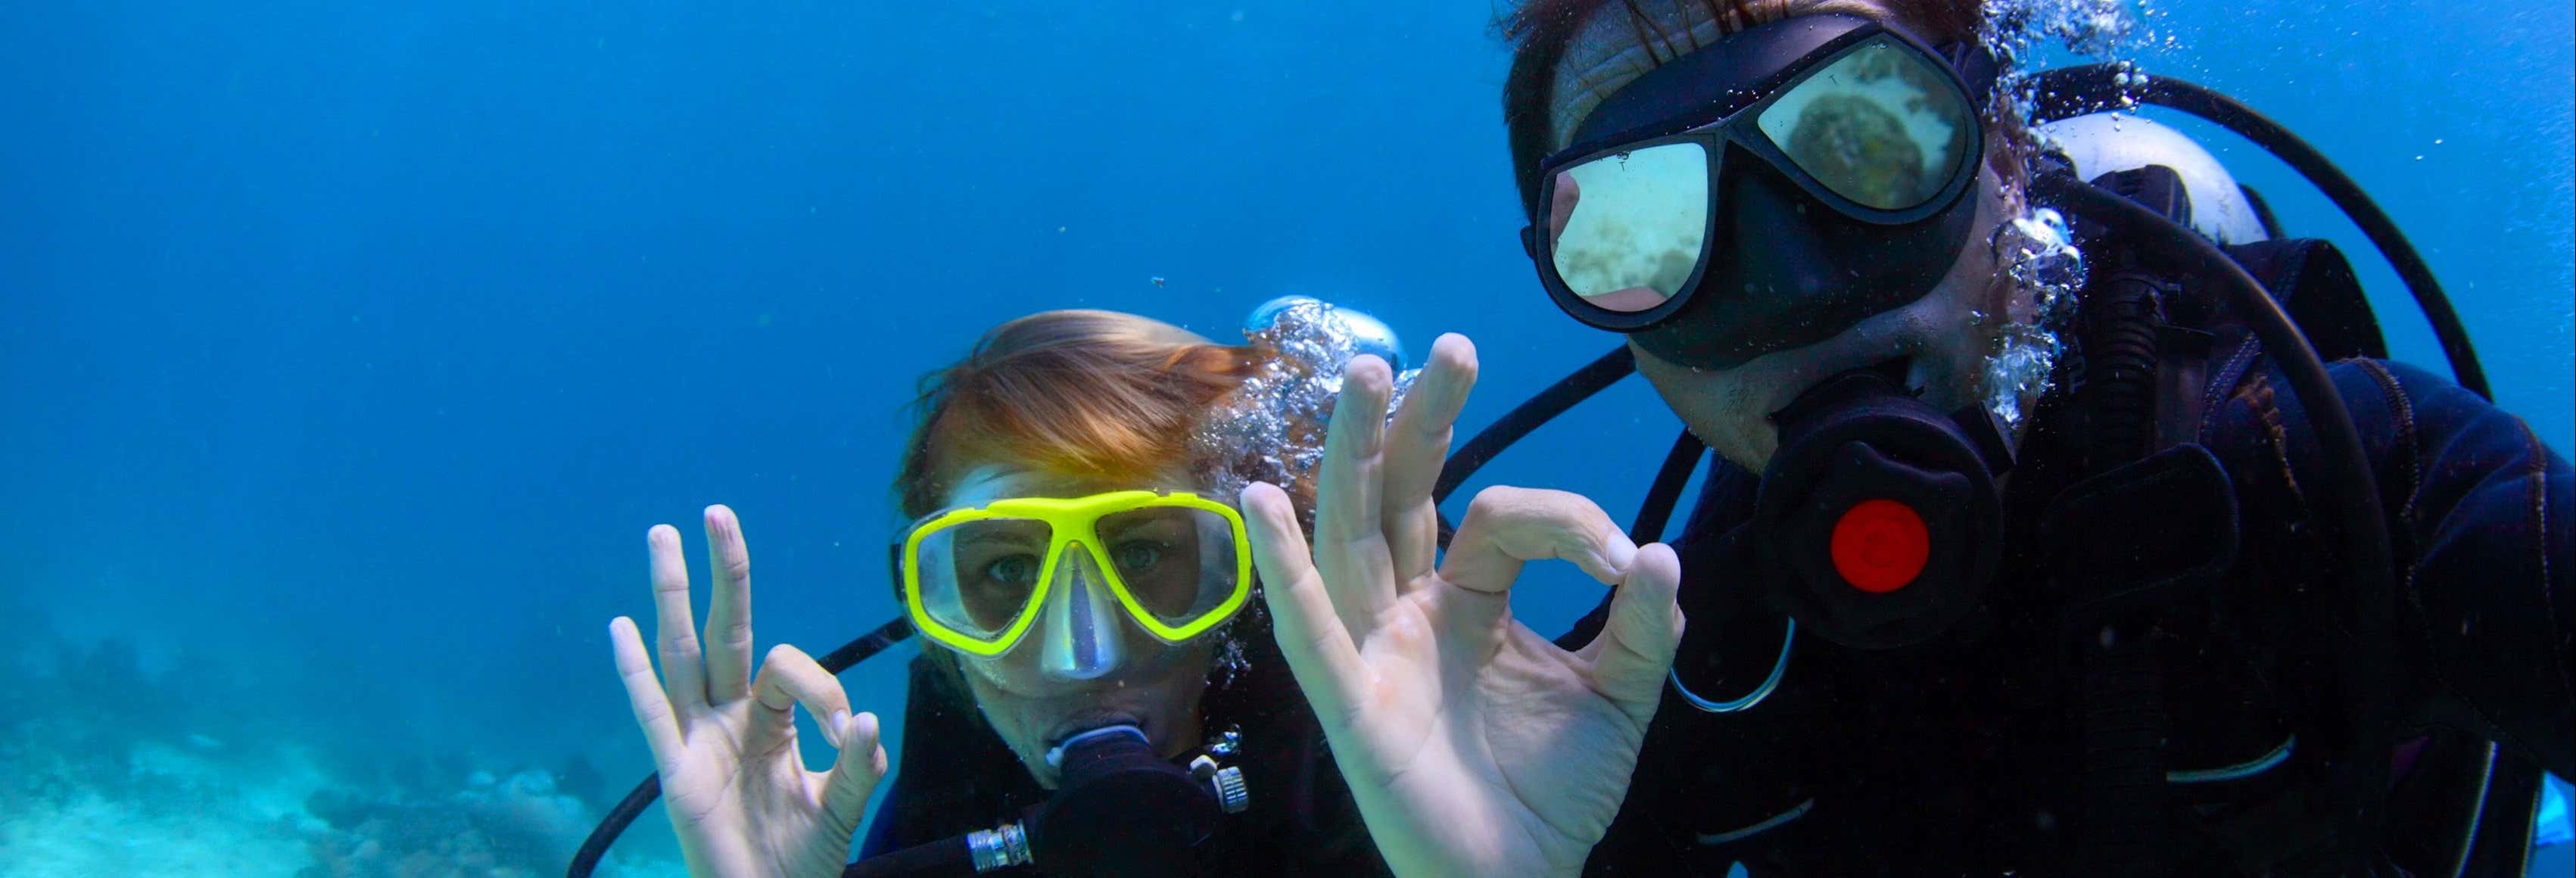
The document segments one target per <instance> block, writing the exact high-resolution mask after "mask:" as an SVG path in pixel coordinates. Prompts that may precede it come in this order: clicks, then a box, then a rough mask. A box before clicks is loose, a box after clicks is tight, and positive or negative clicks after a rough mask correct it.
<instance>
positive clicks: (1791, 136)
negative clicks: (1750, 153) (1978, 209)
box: [1759, 36, 1976, 210]
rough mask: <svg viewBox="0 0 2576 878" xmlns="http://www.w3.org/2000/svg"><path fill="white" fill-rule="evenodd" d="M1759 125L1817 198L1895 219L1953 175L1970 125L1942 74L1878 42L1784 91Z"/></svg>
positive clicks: (1903, 50)
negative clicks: (1812, 185) (1825, 192)
mask: <svg viewBox="0 0 2576 878" xmlns="http://www.w3.org/2000/svg"><path fill="white" fill-rule="evenodd" d="M1759 124H1760V126H1761V128H1762V134H1763V135H1764V136H1765V137H1768V138H1770V140H1771V143H1772V145H1774V146H1776V147H1778V148H1779V149H1780V151H1781V152H1782V153H1785V154H1787V155H1788V157H1789V160H1790V161H1792V162H1796V163H1797V165H1798V167H1799V169H1801V170H1804V171H1806V172H1807V174H1808V175H1809V176H1812V177H1814V178H1816V182H1818V183H1821V184H1823V185H1824V187H1825V188H1827V189H1831V190H1833V191H1834V192H1835V193H1836V194H1838V195H1841V196H1842V197H1844V198H1849V199H1851V200H1853V201H1856V202H1859V203H1861V204H1863V205H1866V206H1868V207H1873V208H1877V209H1880V210H1904V209H1906V208H1910V207H1915V206H1917V205H1921V204H1922V203H1924V202H1926V201H1930V200H1932V197H1933V196H1934V195H1938V194H1940V193H1941V190H1942V189H1943V188H1944V187H1945V186H1946V185H1947V184H1948V183H1949V182H1950V178H1951V176H1952V175H1954V174H1956V173H1958V171H1959V165H1960V162H1961V160H1962V159H1963V158H1964V157H1965V156H1966V154H1967V151H1968V135H1969V133H1970V131H1971V130H1972V129H1971V126H1973V125H1975V124H1976V120H1975V117H1974V115H1973V114H1971V113H1970V112H1969V111H1968V107H1967V103H1966V101H1965V100H1963V99H1961V98H1960V96H1959V91H1958V89H1957V88H1956V87H1955V86H1954V85H1953V83H1952V80H1951V77H1950V74H1949V73H1948V72H1947V71H1945V70H1944V69H1942V68H1940V67H1937V66H1935V65H1934V64H1933V63H1932V61H1931V59H1929V58H1926V57H1924V56H1923V54H1922V53H1920V52H1916V51H1913V50H1912V49H1910V48H1907V47H1905V46H1902V45H1900V44H1898V43H1896V42H1895V41H1893V40H1891V39H1890V38H1888V37H1885V36H1881V37H1877V38H1875V39H1872V40H1870V41H1868V42H1865V43H1862V44H1861V45H1860V47H1859V48H1857V49H1854V50H1852V51H1851V52H1849V53H1847V54H1845V55H1843V56H1842V57H1841V58H1839V59H1836V60H1835V61H1834V62H1833V63H1832V64H1828V65H1825V66H1824V67H1823V68H1821V69H1819V70H1817V71H1816V72H1814V73H1811V74H1808V76H1807V78H1806V79H1804V80H1800V81H1799V82H1798V84H1797V85H1794V86H1791V87H1790V88H1789V89H1788V91H1786V92H1783V93H1782V94H1781V96H1780V99H1779V100H1778V101H1775V102H1773V103H1772V104H1771V106H1770V107H1769V108H1767V109H1765V110H1763V111H1762V117H1761V120H1760V123H1759Z"/></svg>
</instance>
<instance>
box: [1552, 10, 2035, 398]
mask: <svg viewBox="0 0 2576 878" xmlns="http://www.w3.org/2000/svg"><path fill="white" fill-rule="evenodd" d="M1994 71H1995V64H1994V60H1993V56H1992V55H1990V54H1988V53H1987V52H1986V50H1985V49H1984V47H1983V46H1982V45H1980V44H1978V43H1976V42H1974V41H1971V42H1968V43H1966V44H1962V45H1959V46H1954V47H1951V48H1949V49H1947V50H1945V51H1936V50H1934V49H1932V48H1930V47H1928V46H1926V45H1925V44H1924V43H1923V42H1922V41H1920V40H1917V39H1915V38H1914V37H1912V36H1910V35H1908V34H1906V33H1903V32H1901V31H1899V30H1896V29H1894V28H1891V27H1889V26H1887V25H1885V24H1882V23H1879V22H1876V21H1871V20H1869V19H1866V18H1860V17H1856V16H1850V15H1834V14H1826V15H1810V16H1801V17H1798V18H1793V19H1789V20H1786V21H1778V22H1772V23H1770V24H1765V25H1761V26H1758V27H1754V28H1751V29H1748V30H1745V31H1743V32H1741V33H1738V34H1735V35H1732V36H1729V37H1727V38H1726V39H1725V40H1723V41H1721V42H1719V43H1717V44H1715V45H1712V46H1709V47H1706V48H1703V49H1699V50H1697V51H1694V52H1691V53H1688V54H1685V55H1683V56H1681V57H1679V58H1676V59H1674V60H1673V61H1671V62H1670V63H1667V64H1664V65H1663V66H1661V67H1657V68H1655V69H1654V70H1652V71H1650V72H1648V73H1646V74H1645V75H1644V76H1641V77H1638V78H1637V80H1636V81H1634V82H1631V83H1629V84H1628V85H1627V86H1625V87H1623V88H1621V89H1619V90H1618V91H1617V92H1614V93H1612V94H1611V95H1610V96H1609V97H1608V98H1606V99H1604V100H1603V101H1602V102H1601V104H1600V106H1598V107H1597V108H1595V109H1594V110H1593V111H1592V112H1591V114H1590V115H1589V116H1588V117H1586V118H1585V120H1584V122H1583V124H1582V126H1581V127H1580V128H1579V129H1577V130H1576V131H1575V133H1574V137H1573V142H1574V144H1575V145H1574V146H1572V147H1570V148H1568V149H1565V150H1563V151H1560V152H1558V153H1556V154H1555V155H1551V156H1549V157H1547V158H1546V159H1544V160H1542V161H1541V162H1540V163H1539V168H1538V173H1539V180H1540V186H1539V192H1538V204H1539V205H1540V210H1541V218H1542V219H1543V220H1544V221H1545V228H1546V232H1547V233H1546V234H1544V235H1542V234H1540V231H1539V228H1538V227H1536V226H1533V227H1531V228H1527V229H1523V230H1522V233H1521V234H1522V241H1523V243H1524V244H1525V245H1526V246H1527V248H1528V250H1529V253H1530V257H1531V259H1532V260H1534V261H1535V262H1536V263H1537V264H1538V270H1539V278H1540V280H1541V282H1543V283H1544V284H1546V286H1547V290H1548V293H1549V295H1551V296H1553V297H1554V298H1555V299H1556V303H1557V305H1558V307H1561V308H1563V309H1565V312H1566V313H1567V314H1571V315H1573V316H1574V318H1575V319H1577V320H1581V321H1583V322H1584V323H1587V324H1590V325H1592V326H1595V327H1599V328H1602V329H1607V330H1611V331H1614V332H1621V333H1626V334H1628V335H1629V336H1631V337H1632V338H1633V339H1634V340H1635V341H1636V343H1637V345H1638V346H1639V347H1642V348H1644V349H1646V350H1647V351H1648V352H1651V353H1653V354H1654V355H1655V356H1657V357H1659V358H1662V359H1664V360H1667V361H1670V362H1673V363H1677V364H1680V365H1683V366H1691V367H1697V368H1720V369H1722V368H1733V367H1735V366H1738V365H1742V364H1743V363H1744V362H1746V361H1748V360H1751V359H1753V358H1755V357H1759V356H1761V355H1763V354H1767V353H1770V352H1772V351H1777V350H1784V349H1788V348H1795V347H1803V346H1806V345H1810V344H1814V343H1816V342H1819V341H1823V340H1825V339H1827V338H1830V337H1832V336H1834V335H1836V334H1838V333H1840V332H1842V331H1843V330H1845V329H1848V328H1850V327H1851V326H1852V325H1853V324H1855V323H1858V322H1860V321H1861V320H1863V319H1865V318H1867V317H1869V316H1871V315H1874V314H1878V313H1881V312H1884V311H1888V310H1892V309H1894V308H1897V307H1900V306H1902V305H1904V304H1906V303H1909V302H1912V301H1914V300H1916V299H1919V298H1921V297H1922V296H1923V294H1924V293H1927V292H1929V291H1931V289H1932V288H1933V286H1934V285H1935V284H1937V283H1939V282H1940V279H1941V278H1942V276H1943V275H1945V274H1947V273H1948V272H1949V269H1950V266H1951V264H1952V263H1954V262H1955V261H1956V260H1957V257H1958V254H1959V252H1960V248H1961V247H1962V245H1963V244H1965V242H1966V241H1967V238H1968V235H1969V232H1970V228H1969V226H1970V225H1971V223H1972V221H1973V220H1974V217H1975V214H1976V205H1975V201H1976V199H1974V198H1971V197H1968V195H1969V193H1970V192H1971V191H1972V190H1973V189H1974V184H1975V181H1976V176H1977V168H1978V166H1979V165H1980V164H1981V160H1982V158H1983V156H1984V154H1985V145H1984V132H1983V129H1982V126H1981V125H1980V120H1979V115H1978V112H1977V108H1978V107H1980V106H1982V105H1983V104H1984V103H1985V100H1986V98H1987V95H1988V93H1989V92H1990V90H1991V86H1992V83H1993V81H1994Z"/></svg>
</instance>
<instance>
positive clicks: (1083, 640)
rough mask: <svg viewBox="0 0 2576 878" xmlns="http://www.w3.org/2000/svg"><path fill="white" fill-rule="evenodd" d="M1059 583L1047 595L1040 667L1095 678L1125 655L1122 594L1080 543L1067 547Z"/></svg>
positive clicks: (1113, 667) (1052, 674)
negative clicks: (1112, 590) (1120, 623)
mask: <svg viewBox="0 0 2576 878" xmlns="http://www.w3.org/2000/svg"><path fill="white" fill-rule="evenodd" d="M1066 555H1067V556H1068V557H1066V558H1065V561H1064V563H1062V564H1060V565H1058V569H1059V572H1058V573H1057V574H1056V583H1055V587H1054V588H1052V589H1049V591H1051V592H1053V594H1050V595H1048V596H1047V603H1046V608H1045V611H1044V613H1045V614H1044V616H1043V618H1042V619H1041V620H1040V628H1041V630H1040V632H1039V633H1040V634H1041V635H1043V639H1044V640H1045V648H1044V650H1043V652H1042V653H1041V655H1040V658H1039V661H1038V668H1039V670H1040V671H1042V672H1044V673H1045V674H1046V675H1047V676H1050V677H1055V678H1058V679H1064V680H1096V679H1099V678H1101V677H1104V676H1107V675H1108V674H1109V672H1111V671H1114V670H1117V669H1118V664H1119V662H1120V661H1122V660H1124V659H1125V658H1126V650H1125V648H1124V646H1123V641H1124V639H1125V638H1123V637H1122V636H1121V632H1120V631H1119V630H1118V613H1119V610H1118V599H1117V596H1115V595H1113V594H1110V592H1109V587H1108V584H1107V582H1106V581H1105V580H1103V579H1102V577H1101V575H1100V570H1099V568H1098V567H1096V566H1095V565H1094V564H1093V563H1092V560H1091V557H1090V553H1089V552H1088V551H1086V550H1084V549H1083V547H1082V546H1080V545H1074V546H1067V547H1066Z"/></svg>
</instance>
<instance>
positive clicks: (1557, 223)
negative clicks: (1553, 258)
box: [1547, 171, 1583, 247]
mask: <svg viewBox="0 0 2576 878" xmlns="http://www.w3.org/2000/svg"><path fill="white" fill-rule="evenodd" d="M1581 200H1583V187H1581V186H1577V185H1575V184H1574V173H1573V172H1571V171H1567V172H1562V173H1559V174H1557V175H1556V194H1555V196H1554V197H1552V198H1550V199H1548V205H1547V243H1548V245H1549V246H1551V247H1552V246H1555V244H1556V242H1557V240H1558V239H1560V238H1563V237H1565V223H1566V221H1567V220H1571V219H1573V218H1574V205H1575V203H1576V202H1578V201H1581Z"/></svg>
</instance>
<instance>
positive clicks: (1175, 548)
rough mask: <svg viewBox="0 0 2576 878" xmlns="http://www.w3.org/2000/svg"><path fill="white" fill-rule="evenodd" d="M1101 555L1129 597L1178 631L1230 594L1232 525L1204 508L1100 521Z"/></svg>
mask: <svg viewBox="0 0 2576 878" xmlns="http://www.w3.org/2000/svg"><path fill="white" fill-rule="evenodd" d="M1094 528H1095V529H1096V530H1097V531H1098V532H1099V534H1100V549H1101V552H1102V553H1103V554H1105V555H1107V556H1108V557H1109V563H1110V565H1111V566H1112V567H1114V568H1116V569H1117V571H1118V577H1119V579H1120V581H1122V582H1124V583H1125V584H1126V586H1127V592H1128V594H1129V595H1131V596H1133V597H1135V599H1136V603H1137V604H1138V605H1139V606H1141V607H1143V608H1144V609H1145V612H1147V613H1149V614H1151V615H1152V616H1153V617H1154V618H1155V619H1156V620H1157V621H1160V622H1162V623H1163V624H1165V625H1169V626H1172V627H1175V628H1177V627H1183V626H1185V625H1187V624H1189V623H1191V622H1196V621H1199V620H1200V619H1203V618H1206V617H1207V615H1208V614H1210V613H1213V612H1216V611H1217V610H1218V609H1219V608H1220V607H1221V606H1222V605H1224V603H1225V602H1226V599H1227V598H1228V597H1230V596H1232V595H1233V594H1234V590H1235V588H1236V586H1237V585H1238V584H1239V583H1238V582H1237V581H1236V573H1237V571H1238V570H1239V569H1240V568H1239V565H1238V563H1237V560H1236V556H1235V545H1236V543H1235V532H1234V526H1233V524H1232V523H1231V522H1229V521H1227V520H1226V518H1225V517H1224V516H1221V515H1218V514H1216V513H1214V512H1209V511H1206V510H1203V509H1191V508H1187V507H1179V506H1149V507H1145V508H1142V509H1133V510H1129V511H1126V512H1118V513H1112V514H1109V515H1103V516H1101V517H1100V521H1099V523H1098V524H1096V525H1094Z"/></svg>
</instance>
